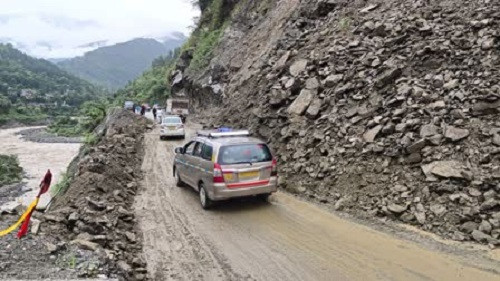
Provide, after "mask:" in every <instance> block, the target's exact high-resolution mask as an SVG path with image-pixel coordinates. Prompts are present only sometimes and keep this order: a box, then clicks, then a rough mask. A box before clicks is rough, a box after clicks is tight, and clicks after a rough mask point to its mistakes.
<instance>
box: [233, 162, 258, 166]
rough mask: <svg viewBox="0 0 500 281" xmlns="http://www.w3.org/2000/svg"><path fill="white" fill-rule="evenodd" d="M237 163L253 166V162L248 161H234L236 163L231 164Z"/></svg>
mask: <svg viewBox="0 0 500 281" xmlns="http://www.w3.org/2000/svg"><path fill="white" fill-rule="evenodd" d="M238 164H250V166H253V162H250V161H244V162H236V163H232V164H231V165H238Z"/></svg>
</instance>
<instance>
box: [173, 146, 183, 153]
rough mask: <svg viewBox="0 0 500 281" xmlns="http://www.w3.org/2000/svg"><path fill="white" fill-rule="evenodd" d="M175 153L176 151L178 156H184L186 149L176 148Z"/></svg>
mask: <svg viewBox="0 0 500 281" xmlns="http://www.w3.org/2000/svg"><path fill="white" fill-rule="evenodd" d="M174 151H175V153H176V154H184V148H183V147H176V148H175V150H174Z"/></svg>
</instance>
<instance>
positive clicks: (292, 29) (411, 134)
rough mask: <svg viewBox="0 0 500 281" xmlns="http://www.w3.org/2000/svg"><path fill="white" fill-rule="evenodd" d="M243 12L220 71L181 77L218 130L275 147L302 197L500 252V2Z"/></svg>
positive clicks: (288, 4)
mask: <svg viewBox="0 0 500 281" xmlns="http://www.w3.org/2000/svg"><path fill="white" fill-rule="evenodd" d="M264 4H267V5H268V7H269V9H267V12H266V13H263V12H261V11H260V10H259V9H258V8H259V7H260V6H262V5H264ZM240 5H241V6H239V7H237V8H235V12H234V16H233V18H232V24H230V25H229V26H228V27H227V28H226V30H225V33H224V37H223V38H222V40H221V42H220V43H219V48H216V49H215V50H214V51H213V54H214V57H213V58H212V61H211V64H210V66H208V67H206V68H205V69H203V70H202V71H199V72H198V73H197V75H193V74H192V73H191V74H190V75H188V76H187V75H182V73H183V71H184V66H185V65H189V56H187V58H186V56H181V62H180V63H179V65H183V67H178V69H177V71H176V72H175V73H176V75H177V76H178V77H181V80H182V81H177V82H176V83H177V85H176V87H177V88H178V92H180V93H184V94H187V95H188V96H190V97H191V98H192V99H193V100H195V101H196V102H195V104H196V105H198V106H200V107H203V106H205V107H207V106H208V105H211V104H215V105H216V107H215V108H214V109H213V111H208V112H211V113H213V112H216V114H213V115H212V117H213V118H212V119H211V120H210V121H207V123H209V124H210V125H222V124H224V125H233V126H237V127H245V128H249V129H251V130H252V131H253V132H254V133H255V134H256V135H258V136H260V137H262V138H264V139H267V140H268V141H269V142H270V143H271V145H272V147H273V148H274V150H275V152H276V155H278V157H279V164H280V174H281V176H282V180H281V186H282V188H284V189H286V190H288V191H290V192H294V193H298V194H301V195H302V196H305V197H309V198H313V199H315V200H317V201H319V202H323V203H325V204H328V205H331V206H333V207H334V208H335V209H337V210H343V211H347V212H350V213H354V214H357V215H360V216H366V217H378V218H382V219H392V220H397V221H401V222H404V223H409V224H413V225H416V226H418V227H420V228H422V229H424V230H427V231H431V232H435V233H438V234H440V235H442V236H444V237H446V238H451V239H455V240H459V241H464V240H472V241H477V242H480V243H488V244H490V246H492V247H494V246H498V245H500V240H499V238H500V184H499V179H500V158H499V155H500V122H499V121H498V116H499V113H500V72H499V71H500V2H499V1H493V0H479V1H469V0H457V1H419V0H417V1H414V0H391V1H370V3H367V1H344V0H335V1H332V0H320V1H312V0H310V1H306V0H303V1H264V0H262V1H250V2H248V1H242V2H241V3H240ZM238 11H243V12H239V13H238ZM178 80H179V79H178ZM180 85H181V86H180ZM214 88H216V89H218V90H217V91H214V90H213V89H214ZM211 89H212V90H211ZM201 93H202V94H201ZM209 117H210V116H209Z"/></svg>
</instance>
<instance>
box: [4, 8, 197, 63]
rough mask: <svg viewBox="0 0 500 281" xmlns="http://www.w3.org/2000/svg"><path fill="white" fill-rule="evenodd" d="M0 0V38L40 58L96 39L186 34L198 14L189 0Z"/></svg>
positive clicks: (74, 50)
mask: <svg viewBox="0 0 500 281" xmlns="http://www.w3.org/2000/svg"><path fill="white" fill-rule="evenodd" d="M0 6H1V9H0V42H11V43H13V44H14V45H15V46H16V47H17V48H20V49H21V50H23V51H24V52H27V53H28V54H30V55H33V56H36V57H43V58H66V57H73V56H77V55H82V54H83V53H84V52H85V51H89V50H91V49H92V48H95V46H97V45H99V43H102V42H106V44H110V43H117V42H123V41H127V40H130V39H133V38H137V37H152V38H158V37H163V36H165V35H167V34H169V33H170V32H174V31H180V32H183V33H185V34H186V35H187V34H188V33H189V30H190V29H189V27H190V26H192V24H193V18H194V17H196V16H197V15H198V11H196V10H195V9H194V8H193V6H192V5H191V4H190V1H189V0H0ZM91 43H96V44H91ZM89 44H90V45H89Z"/></svg>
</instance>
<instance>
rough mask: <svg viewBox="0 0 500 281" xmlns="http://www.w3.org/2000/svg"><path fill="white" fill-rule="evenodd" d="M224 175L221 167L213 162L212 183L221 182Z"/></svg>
mask: <svg viewBox="0 0 500 281" xmlns="http://www.w3.org/2000/svg"><path fill="white" fill-rule="evenodd" d="M223 182H224V175H223V174H222V168H221V166H220V165H219V164H217V163H214V183H223Z"/></svg>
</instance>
